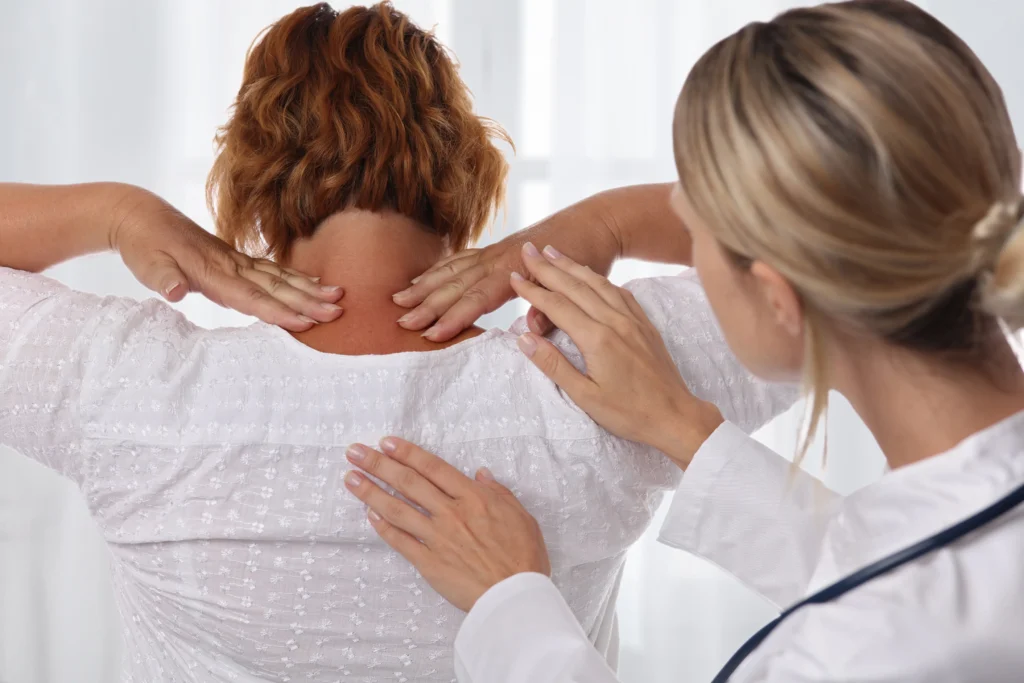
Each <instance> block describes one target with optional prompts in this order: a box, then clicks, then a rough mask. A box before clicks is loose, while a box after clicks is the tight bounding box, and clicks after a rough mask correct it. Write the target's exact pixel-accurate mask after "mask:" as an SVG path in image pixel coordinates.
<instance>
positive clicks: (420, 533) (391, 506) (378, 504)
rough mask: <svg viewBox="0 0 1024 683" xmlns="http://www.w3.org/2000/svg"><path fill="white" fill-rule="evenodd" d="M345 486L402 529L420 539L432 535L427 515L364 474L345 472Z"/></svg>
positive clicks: (353, 471)
mask: <svg viewBox="0 0 1024 683" xmlns="http://www.w3.org/2000/svg"><path fill="white" fill-rule="evenodd" d="M345 488H347V489H348V490H349V491H351V492H352V493H353V494H354V495H355V497H356V498H358V499H359V500H361V501H363V502H364V503H366V504H367V506H369V508H370V509H371V510H373V511H374V512H376V513H377V514H378V515H380V516H381V517H383V518H384V519H386V520H387V521H388V522H390V523H391V524H394V525H395V526H397V527H398V528H399V529H401V530H402V531H404V532H406V533H408V534H412V535H413V536H415V537H416V538H418V539H420V540H421V541H429V540H430V539H432V538H433V537H434V532H433V525H432V524H431V521H430V518H429V517H427V516H426V515H425V514H423V513H422V512H420V511H419V510H417V509H416V508H414V507H413V506H412V505H409V504H408V503H406V502H405V501H402V500H399V499H398V498H396V497H395V496H392V495H391V494H390V493H388V492H387V491H385V490H384V489H382V488H381V487H379V486H377V485H376V484H374V483H373V482H372V481H370V478H369V477H367V476H366V475H365V474H362V473H360V472H356V471H355V470H352V471H351V472H349V473H348V474H346V475H345Z"/></svg>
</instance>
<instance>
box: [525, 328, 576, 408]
mask: <svg viewBox="0 0 1024 683" xmlns="http://www.w3.org/2000/svg"><path fill="white" fill-rule="evenodd" d="M516 343H517V344H518V346H519V350H520V351H522V352H523V353H524V354H526V357H527V358H529V359H530V361H531V362H532V363H533V364H534V365H536V366H537V368H538V369H540V371H541V372H543V373H544V374H545V375H547V377H548V379H550V380H551V381H552V382H554V383H555V384H557V385H558V386H559V387H561V388H562V390H563V391H565V393H566V394H568V395H569V398H571V399H572V400H573V401H574V402H576V403H583V398H584V395H585V394H586V392H588V391H590V390H592V389H593V388H594V382H593V380H591V379H590V378H589V377H587V376H586V375H584V374H583V373H581V372H580V371H579V370H577V369H576V368H575V367H573V365H572V363H570V362H569V361H568V360H566V358H565V356H563V355H562V352H561V351H559V350H558V349H556V348H555V345H554V344H552V343H551V342H549V341H548V340H547V339H544V338H543V337H538V336H537V335H535V334H533V333H527V334H524V335H521V336H520V337H519V339H518V340H516Z"/></svg>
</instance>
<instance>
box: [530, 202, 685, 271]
mask: <svg viewBox="0 0 1024 683" xmlns="http://www.w3.org/2000/svg"><path fill="white" fill-rule="evenodd" d="M671 189H672V185H671V184H670V183H662V184H656V185H631V186H629V187H620V188H615V189H613V190H606V191H604V192H599V193H598V194H595V195H593V196H591V197H587V198H586V199H584V200H581V201H579V202H577V203H575V204H573V205H572V206H569V207H567V208H565V209H562V210H561V211H559V212H557V213H554V214H552V215H551V216H549V217H548V218H545V219H544V220H542V221H541V222H539V223H537V224H535V225H533V226H531V227H530V228H528V229H526V230H524V231H522V232H520V233H518V235H517V236H516V240H517V241H518V242H525V241H527V240H529V241H532V242H533V243H534V244H536V245H537V247H538V248H542V247H544V246H546V245H548V244H552V245H554V246H556V247H557V248H558V249H559V251H561V252H563V253H564V254H566V255H568V256H570V257H571V258H573V259H574V260H576V261H578V262H579V263H585V264H587V265H588V266H590V267H591V268H592V269H593V270H595V271H597V272H600V273H602V274H604V275H607V274H608V271H609V270H611V266H612V264H613V263H614V262H615V260H616V259H619V258H633V259H640V260H642V261H654V262H658V263H677V264H680V265H689V263H690V235H689V233H688V232H687V231H686V229H685V228H684V227H683V225H682V223H681V222H680V220H679V217H678V216H676V215H675V213H674V212H673V211H672V209H671V207H670V206H669V192H670V191H671Z"/></svg>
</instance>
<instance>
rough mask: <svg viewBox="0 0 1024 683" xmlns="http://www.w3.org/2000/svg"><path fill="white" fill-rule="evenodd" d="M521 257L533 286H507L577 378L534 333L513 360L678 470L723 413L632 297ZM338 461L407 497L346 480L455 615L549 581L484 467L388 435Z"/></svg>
mask: <svg viewBox="0 0 1024 683" xmlns="http://www.w3.org/2000/svg"><path fill="white" fill-rule="evenodd" d="M522 260H523V263H524V265H525V269H526V270H527V271H528V274H529V276H530V278H531V280H532V281H531V280H527V279H526V278H524V277H522V276H521V275H518V274H517V273H513V275H512V276H511V277H512V287H513V288H514V290H515V292H516V293H517V294H519V295H520V296H522V297H523V298H525V299H527V300H528V301H529V302H530V303H531V304H533V305H534V306H535V307H536V308H537V309H538V310H539V311H542V312H543V313H544V314H545V315H546V316H547V317H548V318H549V319H550V320H551V322H552V323H554V324H555V325H557V326H558V327H559V328H560V329H562V330H564V331H565V332H567V333H568V334H569V335H570V336H571V337H572V339H573V340H574V341H575V342H576V345H577V347H578V348H579V349H580V351H581V352H582V353H583V355H584V358H585V360H586V367H587V372H586V374H584V373H581V372H579V371H578V370H577V369H576V368H575V367H573V366H572V365H571V364H570V363H569V362H568V361H567V360H566V358H565V357H564V356H562V354H561V353H560V352H559V351H558V350H557V349H556V348H555V346H554V345H552V344H551V343H550V342H549V341H547V340H546V339H544V338H543V337H542V336H540V335H537V334H534V333H528V334H526V335H524V336H523V337H522V338H520V340H519V345H520V348H521V349H522V350H523V352H524V353H526V354H527V355H528V356H529V357H530V358H531V360H532V361H533V362H534V363H535V364H536V365H537V366H538V367H539V368H540V370H541V371H543V372H544V373H545V374H546V375H548V377H550V378H551V379H552V380H553V381H554V382H556V383H557V384H559V386H561V387H562V388H563V389H564V390H565V391H566V393H567V394H568V395H569V396H570V397H571V398H572V399H573V401H574V402H576V404H577V405H578V406H580V408H582V409H583V410H584V411H586V412H587V414H588V415H590V416H591V418H593V419H594V420H595V421H596V422H598V423H599V424H601V426H603V427H604V428H605V429H607V430H609V431H611V432H613V433H615V434H617V435H618V436H620V437H623V438H626V439H631V440H634V441H639V442H642V443H646V444H648V445H650V446H653V447H654V448H657V449H658V450H661V451H662V452H663V453H665V455H667V456H668V457H669V458H670V459H672V461H673V462H675V463H676V464H677V465H678V466H679V467H681V468H685V467H686V466H687V465H688V464H689V462H690V459H691V458H692V456H693V454H694V453H695V452H696V451H697V449H699V448H700V446H701V444H703V442H704V440H705V439H707V437H708V436H710V435H711V433H712V432H714V431H715V429H717V428H718V426H719V425H720V424H721V423H722V421H723V420H722V416H721V413H719V411H718V409H717V408H716V407H715V406H714V405H712V404H710V403H707V402H705V401H701V400H699V399H697V398H696V397H694V396H693V394H692V393H690V391H689V390H688V389H687V387H686V384H685V383H684V382H683V379H682V378H681V377H680V376H679V372H678V370H677V369H676V366H675V364H674V363H673V361H672V358H671V356H670V355H669V352H668V350H667V349H666V347H665V344H664V342H663V341H662V339H661V336H660V335H659V334H658V332H657V330H655V329H654V327H653V325H652V324H651V323H650V321H649V320H648V318H647V316H646V315H645V313H644V311H643V309H642V308H641V307H640V305H639V304H638V303H637V302H636V300H635V299H634V298H633V296H632V294H630V293H629V292H628V291H626V290H624V289H621V288H619V287H616V286H614V285H612V284H611V283H610V282H608V281H607V280H606V279H605V278H603V277H602V276H600V275H598V274H596V273H594V272H593V271H591V270H590V269H588V268H586V267H584V266H580V265H579V264H577V263H575V262H574V261H572V260H571V259H569V258H568V257H566V256H562V255H561V254H559V253H558V252H557V251H555V250H553V249H546V250H545V253H544V255H541V254H540V253H539V252H538V251H537V249H536V248H535V247H534V246H533V245H532V244H530V243H527V244H526V245H524V247H523V253H522ZM348 459H349V461H350V462H351V463H352V464H354V465H355V466H356V467H358V468H360V469H361V470H363V471H365V472H367V473H369V474H371V475H373V477H375V478H376V479H378V480H380V481H383V482H385V483H386V484H388V485H390V486H391V487H393V488H394V489H395V491H397V493H399V494H401V496H402V497H403V498H404V499H406V500H407V501H410V502H406V500H402V499H400V498H398V497H396V496H393V495H391V494H389V493H388V492H386V491H385V490H384V489H382V488H381V487H379V486H378V485H377V484H376V483H374V481H373V480H372V479H370V478H369V477H367V476H365V475H364V474H362V473H361V472H359V471H356V470H353V471H351V472H349V473H348V475H347V476H346V479H345V484H346V486H347V487H348V488H349V490H351V491H352V492H353V493H354V494H355V495H356V497H358V498H359V499H360V500H362V501H363V502H364V503H366V505H367V506H368V508H369V512H368V516H369V519H370V523H371V524H372V525H373V527H374V529H375V530H376V531H377V533H378V534H380V536H381V537H382V538H383V539H384V541H385V542H387V543H388V544H389V545H390V546H391V547H392V548H394V549H395V550H396V551H398V552H399V553H401V554H402V556H403V557H405V558H406V559H407V560H408V561H409V562H411V563H412V564H413V565H414V566H415V567H416V568H417V569H418V570H419V572H420V574H421V575H422V576H423V577H424V578H425V579H426V580H427V582H428V583H430V585H431V586H432V587H433V588H434V589H435V590H436V591H437V592H438V593H440V594H441V595H443V596H444V597H445V598H447V599H448V600H449V601H450V602H451V603H452V604H454V605H455V606H456V607H459V608H460V609H463V610H466V611H469V610H470V609H471V608H472V607H473V605H474V604H475V603H476V601H477V600H478V599H479V598H480V597H481V596H482V595H483V594H484V593H486V592H487V590H489V589H490V588H491V587H493V586H495V585H496V584H498V583H500V582H501V581H503V580H505V579H507V578H509V577H511V576H513V575H515V574H519V573H522V572H537V573H541V574H545V575H549V574H550V563H549V561H548V555H547V550H546V547H545V545H544V538H543V534H542V533H541V530H540V527H539V526H538V524H537V522H536V520H535V519H534V518H533V517H532V516H530V514H529V513H528V512H527V511H526V509H525V508H524V507H523V506H522V504H520V503H519V501H518V500H516V498H515V496H514V495H513V494H512V493H511V492H510V491H509V490H508V489H507V488H505V487H504V486H502V485H501V484H500V483H498V482H496V481H495V480H494V479H493V478H492V476H491V475H490V473H489V472H488V471H487V470H486V469H483V470H481V471H479V472H478V473H477V474H476V477H475V478H473V479H471V478H469V477H467V476H465V475H464V474H463V473H462V472H460V471H458V470H457V469H455V468H454V467H452V466H451V465H449V464H448V463H447V462H445V461H444V460H442V459H440V458H438V457H437V456H435V455H433V454H431V453H428V452H426V451H424V450H423V449H421V448H419V447H417V446H415V445H413V444H410V443H408V442H406V441H403V440H401V439H397V438H394V437H388V438H386V439H384V440H382V441H381V448H380V450H375V449H372V448H369V447H367V446H365V445H361V444H355V445H353V446H352V447H351V448H350V449H349V451H348ZM410 503H411V504H410Z"/></svg>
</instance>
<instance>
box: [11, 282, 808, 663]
mask: <svg viewBox="0 0 1024 683" xmlns="http://www.w3.org/2000/svg"><path fill="white" fill-rule="evenodd" d="M630 289H632V291H633V292H634V293H635V295H636V297H637V299H638V300H639V301H640V303H641V305H642V306H643V307H644V308H645V310H646V311H647V312H648V314H649V315H650V316H651V318H652V320H653V321H654V323H655V324H656V325H657V326H658V328H659V329H660V330H661V331H662V332H663V333H665V335H666V341H667V344H668V347H669V349H670V351H671V353H672V356H673V358H674V359H675V361H676V363H677V364H678V366H679V369H680V371H681V372H682V374H683V376H684V377H685V379H686V380H687V382H688V383H689V385H690V387H691V388H692V389H693V390H694V392H695V393H697V394H698V395H699V396H701V397H703V398H705V399H709V400H713V401H715V402H716V403H717V404H718V405H719V406H720V407H721V409H722V410H723V412H724V413H725V415H726V416H727V417H728V418H729V419H731V420H733V421H735V422H736V423H738V424H740V425H742V426H743V428H744V429H747V430H751V429H754V428H756V427H758V426H759V425H761V424H762V423H764V422H766V421H767V420H768V419H770V418H771V417H772V416H774V415H775V414H777V413H779V412H781V411H782V410H783V409H785V408H786V407H787V406H788V405H789V404H790V403H791V402H792V400H793V392H792V391H780V390H778V389H769V388H768V387H767V386H766V385H764V384H762V383H760V382H757V381H755V380H753V379H752V378H751V377H750V375H749V374H748V373H747V372H746V371H745V370H744V369H743V368H742V367H741V366H740V365H739V364H738V363H737V361H736V360H735V359H734V358H733V357H732V356H731V354H730V353H729V351H728V349H727V347H726V344H725V342H724V340H723V339H722V337H721V335H720V333H719V331H718V329H717V327H716V325H715V324H714V321H713V319H712V316H711V313H710V310H709V309H708V307H707V304H706V302H705V300H704V298H703V293H702V291H701V289H700V286H699V284H698V283H697V281H696V280H695V278H694V276H693V275H684V276H680V277H673V278H659V279H652V280H642V281H638V282H635V283H633V284H632V285H630ZM520 329H522V321H520V322H519V323H517V325H516V326H514V328H513V331H512V332H503V331H500V330H491V331H488V332H486V333H484V334H483V335H481V336H479V337H476V338H474V339H471V340H468V341H465V342H463V343H461V344H458V345H455V346H452V347H449V348H447V349H442V350H439V351H435V352H429V353H397V354H392V355H385V356H358V357H347V356H337V355H326V354H322V353H319V352H316V351H314V350H312V349H310V348H308V347H306V346H303V345H302V344H300V343H299V342H297V341H296V340H294V339H293V338H292V337H291V336H289V335H288V334H287V333H285V332H283V331H281V330H279V329H276V328H273V327H270V326H267V325H263V324H256V325H253V326H250V327H247V328H241V329H219V330H205V329H201V328H198V327H196V326H194V325H192V324H190V323H189V322H188V321H187V320H185V319H184V318H183V317H182V316H181V315H180V314H178V313H177V312H176V311H174V310H173V309H172V308H170V307H168V306H167V305H165V304H163V303H161V302H158V301H153V300H150V301H146V302H142V303H140V302H137V301H134V300H125V299H118V298H106V299H101V298H97V297H94V296H90V295H86V294H81V293H78V292H74V291H70V290H68V289H66V288H64V287H62V286H61V285H59V284H57V283H55V282H53V281H51V280H49V279H47V278H45V277H42V276H38V275H30V274H26V273H22V272H16V271H12V270H7V269H0V386H2V391H0V441H2V442H3V443H6V444H8V445H10V446H11V447H13V448H14V449H15V450H18V451H20V452H22V453H23V454H25V455H27V456H29V457H32V458H35V459H36V460H38V461H40V462H42V463H44V464H46V465H48V466H49V467H51V468H53V469H55V470H57V471H58V472H61V473H63V474H64V475H65V476H67V477H69V478H70V479H72V480H73V481H74V482H76V483H77V484H78V486H79V487H80V488H81V490H82V491H83V493H84V494H85V498H86V500H87V501H88V504H89V508H90V510H91V512H92V515H93V516H94V518H95V519H96V521H97V523H98V524H99V527H100V529H101V532H102V534H103V536H104V537H105V538H106V540H107V542H108V544H109V548H110V552H111V565H112V568H113V584H114V590H115V594H116V599H117V602H118V607H119V609H120V613H121V615H122V618H123V622H124V629H123V630H124V640H125V650H126V661H125V663H124V675H123V680H124V681H135V682H137V683H143V682H146V683H148V682H149V681H164V682H172V681H174V682H184V681H251V680H254V679H258V680H275V681H338V680H344V681H353V682H359V681H362V682H369V681H389V682H394V683H405V682H406V681H427V682H430V681H452V680H454V677H455V665H454V660H453V656H452V646H453V642H454V640H455V635H456V633H457V631H458V628H459V625H460V624H461V623H462V619H463V616H464V615H463V614H462V613H461V612H459V611H458V610H456V609H454V608H452V607H450V606H449V605H448V604H446V603H445V601H444V600H443V599H442V598H441V597H440V596H439V595H437V594H436V593H434V591H432V590H431V589H430V588H429V586H427V585H426V583H425V582H424V581H423V580H422V579H421V578H420V577H419V576H418V575H417V573H416V572H415V571H414V570H413V569H412V568H411V567H410V566H409V565H408V564H407V563H406V562H405V561H404V560H403V559H402V558H401V557H400V556H398V555H397V554H396V553H394V552H393V551H391V550H390V549H389V548H388V547H387V546H386V545H385V544H383V543H382V542H381V541H380V540H379V539H378V538H377V536H376V534H375V533H374V532H373V530H372V529H371V528H370V527H369V525H368V524H367V522H366V515H365V510H364V508H363V505H362V504H361V503H360V502H359V501H358V500H356V499H354V498H353V497H352V496H351V495H350V494H348V493H347V492H346V490H345V488H344V486H343V485H342V477H343V475H344V473H345V472H346V470H347V469H348V468H349V466H348V465H347V463H346V460H345V457H344V453H345V449H346V448H347V446H348V445H349V444H351V443H352V442H355V441H360V442H364V443H376V442H377V440H378V439H380V438H381V437H383V436H385V435H387V434H395V435H398V436H402V437H404V438H407V439H409V440H411V441H413V442H416V443H419V444H422V445H423V446H424V447H426V448H428V449H430V450H432V451H435V452H437V453H438V454H440V455H441V456H442V457H444V458H446V459H447V460H448V461H449V462H451V463H453V464H454V465H455V466H456V467H458V468H460V469H461V470H463V471H464V472H467V473H470V472H473V471H475V470H476V469H477V468H479V467H480V466H483V465H486V466H488V467H489V468H490V469H491V470H492V471H493V472H494V474H495V475H496V477H497V478H498V480H499V481H502V482H504V483H506V484H507V485H509V486H510V488H512V490H513V491H514V492H515V493H516V495H517V496H518V497H519V499H520V500H521V501H522V502H523V503H524V505H525V506H526V507H527V508H528V509H529V510H530V512H531V513H532V514H533V515H534V516H536V517H537V519H538V520H539V522H540V524H541V526H542V528H543V531H544V535H545V538H546V539H547V541H548V543H549V545H550V550H551V561H552V567H553V580H554V584H553V585H554V586H557V588H558V590H559V591H560V595H562V596H564V600H565V603H564V604H565V605H566V607H565V608H566V609H568V612H567V614H569V615H571V616H570V618H571V620H572V623H573V624H578V625H576V626H574V628H575V629H578V630H581V632H582V633H583V634H585V637H586V638H587V642H588V647H589V643H591V642H592V643H594V644H595V645H596V647H597V648H598V650H595V652H597V651H600V652H602V653H605V654H613V653H614V604H615V597H616V594H617V589H618V582H619V580H620V577H621V572H622V567H623V561H624V558H625V553H626V550H627V549H628V548H629V547H630V545H631V544H632V543H633V542H634V541H636V540H637V538H639V536H640V535H641V534H642V533H643V531H644V529H645V528H646V527H647V526H648V524H649V523H650V521H651V517H652V514H653V512H654V510H655V509H656V507H657V506H658V502H659V501H660V500H661V497H662V495H663V493H664V492H665V491H667V490H670V489H671V488H673V487H674V486H675V485H676V484H677V483H678V481H679V475H678V471H677V470H676V468H674V467H673V466H672V465H670V464H669V463H668V461H667V459H666V458H664V457H663V456H662V455H660V454H658V453H656V452H654V451H652V450H650V449H648V448H646V447H642V446H640V445H638V444H636V443H632V442H629V441H624V440H621V439H617V438H614V437H612V436H611V435H609V434H608V433H607V432H605V431H603V430H601V429H600V428H598V427H597V426H596V425H595V424H594V423H593V422H592V421H591V420H590V419H589V418H588V417H587V416H586V415H585V414H584V413H583V412H582V411H581V410H579V409H578V408H577V407H575V406H574V405H573V404H572V403H571V402H570V401H569V400H568V399H567V398H566V397H565V396H563V395H562V394H561V393H560V392H559V390H558V389H557V387H556V386H554V385H553V384H552V383H551V382H550V381H548V380H547V379H546V378H545V377H544V376H543V375H542V374H541V373H540V372H539V371H537V370H536V369H535V368H534V367H533V366H532V365H531V364H530V363H529V361H528V360H527V359H525V358H524V356H523V354H522V353H520V352H519V350H518V349H517V348H516V344H515V338H516V332H517V331H519V330H520ZM554 341H555V342H556V344H558V346H559V347H561V348H562V349H563V350H564V351H565V352H566V353H567V354H568V355H569V357H570V359H571V360H573V362H575V363H577V364H579V363H580V362H581V361H580V356H579V354H578V352H577V351H576V350H575V348H574V347H573V346H572V345H571V342H570V341H569V340H568V339H567V338H566V337H565V336H564V335H555V337H554ZM561 599H562V598H559V600H561ZM477 680H485V681H492V680H497V679H496V678H492V677H490V676H487V675H484V676H483V678H479V676H478V677H477Z"/></svg>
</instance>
